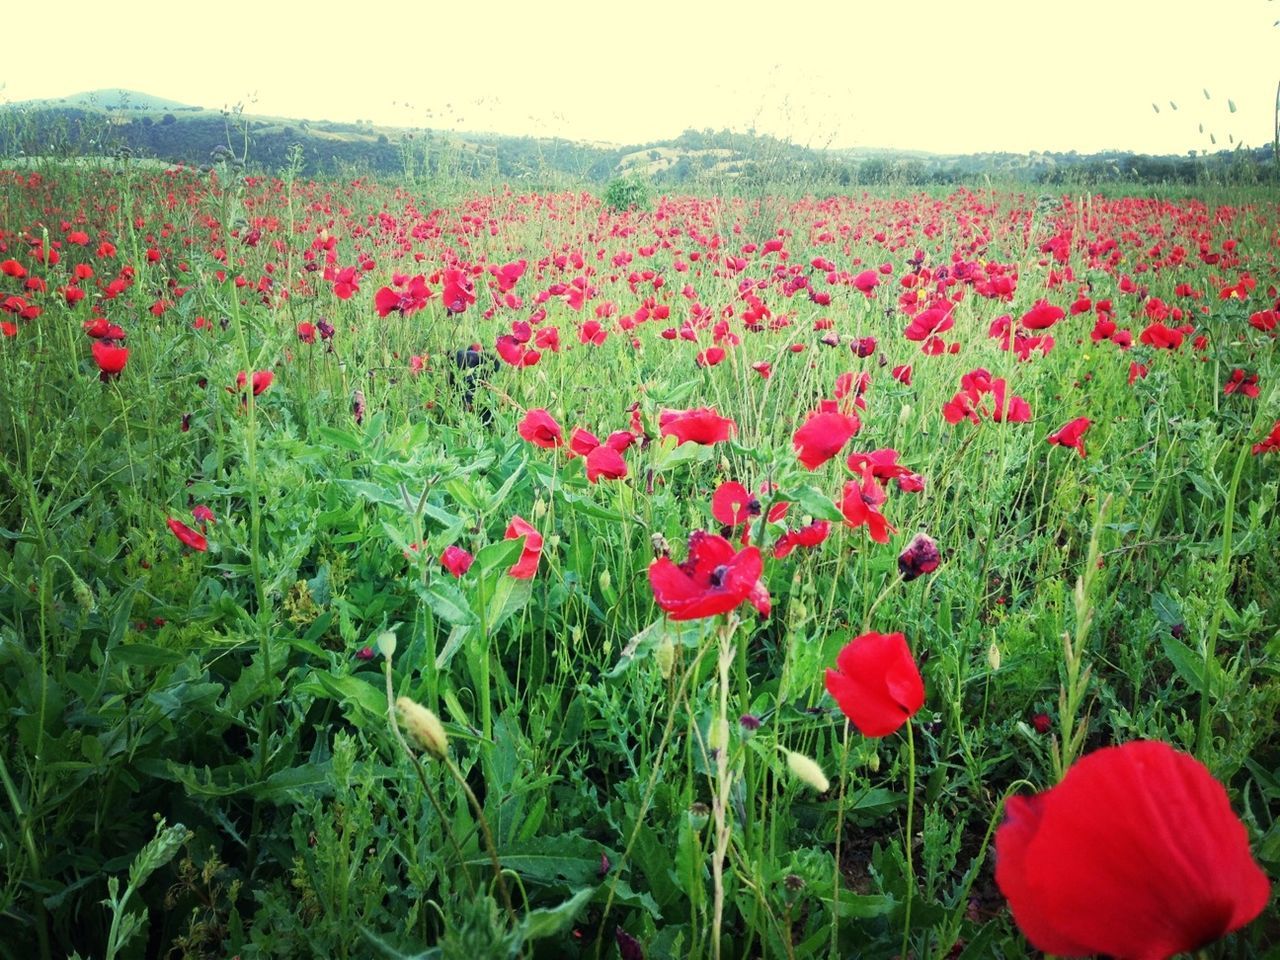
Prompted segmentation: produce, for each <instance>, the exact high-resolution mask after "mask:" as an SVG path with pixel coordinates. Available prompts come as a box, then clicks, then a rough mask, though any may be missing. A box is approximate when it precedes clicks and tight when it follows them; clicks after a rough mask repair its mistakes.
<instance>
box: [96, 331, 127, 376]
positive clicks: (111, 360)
mask: <svg viewBox="0 0 1280 960" xmlns="http://www.w3.org/2000/svg"><path fill="white" fill-rule="evenodd" d="M93 359H94V361H95V362H96V363H97V364H98V371H99V376H100V377H101V378H102V379H103V380H104V381H105V380H109V379H111V378H112V377H118V376H119V375H120V371H121V370H123V369H124V365H125V364H126V363H128V362H129V348H128V347H116V346H108V345H107V344H106V343H105V342H104V341H102V340H95V341H93Z"/></svg>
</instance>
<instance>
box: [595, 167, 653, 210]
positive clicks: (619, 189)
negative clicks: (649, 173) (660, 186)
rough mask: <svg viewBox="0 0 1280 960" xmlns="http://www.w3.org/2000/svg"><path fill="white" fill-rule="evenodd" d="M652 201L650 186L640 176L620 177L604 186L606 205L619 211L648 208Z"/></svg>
mask: <svg viewBox="0 0 1280 960" xmlns="http://www.w3.org/2000/svg"><path fill="white" fill-rule="evenodd" d="M650 202H651V201H650V199H649V187H648V185H647V184H646V183H645V182H644V181H643V180H641V179H640V178H639V177H635V176H629V177H618V178H617V179H615V180H610V181H609V184H608V185H607V186H606V187H605V188H604V204H605V206H606V207H608V208H609V209H610V210H616V211H618V212H619V213H625V212H626V211H628V210H648V209H649V204H650Z"/></svg>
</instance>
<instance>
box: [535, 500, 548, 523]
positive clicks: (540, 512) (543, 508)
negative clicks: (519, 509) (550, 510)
mask: <svg viewBox="0 0 1280 960" xmlns="http://www.w3.org/2000/svg"><path fill="white" fill-rule="evenodd" d="M546 512H547V501H545V500H543V499H542V498H541V497H539V498H538V499H537V500H535V501H534V502H533V517H534V519H535V520H540V519H541V518H542V517H543V516H544V515H545V514H546Z"/></svg>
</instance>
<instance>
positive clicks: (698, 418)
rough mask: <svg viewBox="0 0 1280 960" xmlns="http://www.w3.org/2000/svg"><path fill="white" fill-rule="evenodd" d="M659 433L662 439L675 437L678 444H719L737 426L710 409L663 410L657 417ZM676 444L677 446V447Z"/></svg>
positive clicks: (727, 437) (726, 438)
mask: <svg viewBox="0 0 1280 960" xmlns="http://www.w3.org/2000/svg"><path fill="white" fill-rule="evenodd" d="M658 426H659V432H660V433H661V434H662V436H664V437H675V438H676V440H677V441H678V444H680V443H701V444H712V443H720V442H722V441H724V440H728V439H729V434H731V433H732V432H733V431H735V430H736V429H737V428H738V425H737V424H736V423H734V422H733V421H732V420H730V419H729V418H728V417H722V416H720V414H718V413H716V411H715V409H714V408H712V407H697V408H695V409H693V410H663V411H662V413H661V414H660V415H659V417H658ZM678 444H677V445H678Z"/></svg>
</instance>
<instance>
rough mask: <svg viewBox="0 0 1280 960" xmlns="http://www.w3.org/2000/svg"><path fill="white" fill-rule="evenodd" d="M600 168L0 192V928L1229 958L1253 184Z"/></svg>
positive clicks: (152, 935)
mask: <svg viewBox="0 0 1280 960" xmlns="http://www.w3.org/2000/svg"><path fill="white" fill-rule="evenodd" d="M626 199H634V200H638V201H641V202H640V203H639V204H637V205H636V206H635V207H634V208H631V209H624V206H625V204H624V203H622V202H618V198H617V197H612V198H611V200H613V201H614V202H612V203H605V202H604V201H603V200H602V199H601V198H599V197H597V196H594V195H592V194H590V193H586V192H582V191H570V190H559V191H548V192H524V191H522V190H521V189H519V188H515V187H504V186H496V187H492V188H481V187H479V186H477V187H474V188H472V189H471V190H470V191H458V190H453V191H449V192H447V193H444V194H433V193H432V191H431V189H430V188H429V187H426V186H423V185H420V184H419V185H414V186H412V187H411V186H410V185H408V184H405V183H401V184H396V183H386V182H378V181H374V180H369V179H360V178H354V179H353V178H347V179H335V180H331V181H313V180H307V179H304V178H302V177H300V176H297V175H292V174H291V175H286V176H284V177H283V178H276V177H257V176H243V175H241V174H239V173H237V172H236V171H233V170H230V169H228V168H227V167H226V166H225V165H220V166H219V167H217V168H216V169H214V170H213V171H210V172H199V171H195V170H190V169H182V168H178V169H171V170H168V171H157V170H155V169H146V168H140V167H137V166H134V165H132V164H129V163H127V162H125V163H113V164H104V165H103V167H102V168H101V169H92V168H90V167H88V166H84V165H82V166H78V167H76V166H70V165H68V166H61V165H56V164H49V165H48V166H46V167H45V168H44V169H31V168H26V169H16V170H8V171H0V454H2V455H0V678H2V680H3V682H0V716H2V717H3V740H2V741H0V797H2V798H3V800H2V801H0V802H3V805H4V808H5V812H4V814H3V816H0V957H5V958H10V957H13V958H16V957H22V958H30V957H39V958H42V960H49V958H53V957H66V956H72V955H77V956H80V957H84V958H86V960H89V958H106V960H112V958H115V957H121V958H125V957H165V958H169V957H182V958H226V957H240V958H245V960H248V958H266V957H313V956H326V957H394V958H401V957H402V958H429V957H441V958H450V960H453V958H458V960H462V958H468V960H470V958H477V957H517V956H525V957H595V958H598V957H610V958H612V957H621V958H624V960H636V958H642V957H645V958H650V960H659V958H717V960H718V958H722V957H723V958H738V957H743V958H745V957H770V958H772V957H779V958H805V957H864V958H891V957H916V958H946V957H958V958H962V960H978V958H996V957H1001V958H1013V957H1022V956H1027V955H1030V954H1032V953H1034V952H1035V949H1036V948H1039V949H1042V950H1047V951H1049V952H1050V953H1052V954H1055V955H1066V956H1082V955H1089V954H1096V953H1106V954H1114V955H1118V956H1132V957H1164V956H1171V955H1174V954H1176V953H1179V952H1183V951H1201V952H1202V954H1201V955H1204V956H1213V957H1237V956H1238V957H1268V956H1270V957H1274V956H1276V955H1277V954H1276V951H1277V950H1280V912H1278V911H1277V908H1276V905H1275V902H1274V894H1273V892H1272V889H1271V882H1272V879H1274V878H1275V877H1277V876H1280V820H1278V819H1277V817H1278V814H1280V720H1278V715H1280V682H1278V678H1277V657H1278V656H1280V589H1277V588H1278V587H1280V574H1278V573H1277V565H1276V558H1277V557H1278V556H1280V518H1278V517H1277V514H1276V509H1275V506H1276V498H1277V489H1278V485H1280V484H1278V478H1280V473H1278V472H1277V467H1278V465H1280V419H1278V418H1280V389H1278V387H1277V382H1278V378H1280V357H1278V355H1277V350H1276V338H1277V336H1278V335H1280V294H1278V292H1277V285H1278V284H1280V269H1278V268H1277V254H1278V253H1280V206H1278V205H1277V203H1276V200H1275V198H1274V196H1269V195H1267V194H1265V193H1262V192H1260V191H1252V192H1251V191H1250V190H1248V189H1245V188H1238V189H1234V190H1207V191H1203V192H1202V193H1200V194H1196V193H1194V192H1189V193H1186V194H1181V195H1180V194H1162V195H1154V194H1152V193H1151V192H1149V191H1148V192H1147V193H1145V194H1142V193H1139V192H1132V193H1125V192H1123V191H1117V192H1115V193H1114V195H1109V196H1100V195H1093V194H1086V193H1081V194H1075V195H1072V194H1064V195H1054V196H1034V195H1027V194H1026V193H1024V192H1019V189H1017V188H991V187H984V188H977V187H974V188H962V189H954V190H951V189H950V188H948V191H947V192H943V191H933V192H924V191H919V192H895V191H893V190H890V189H888V188H883V189H877V190H876V191H874V192H870V193H868V192H864V191H861V190H855V191H853V192H851V193H848V194H845V195H831V196H825V197H821V196H784V195H769V194H755V195H742V196H737V195H730V194H726V195H722V196H711V197H707V196H668V197H657V198H644V197H639V196H637V197H629V198H626ZM1164 745H1167V746H1164ZM997 854H998V856H997ZM1268 878H1271V879H1268Z"/></svg>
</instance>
